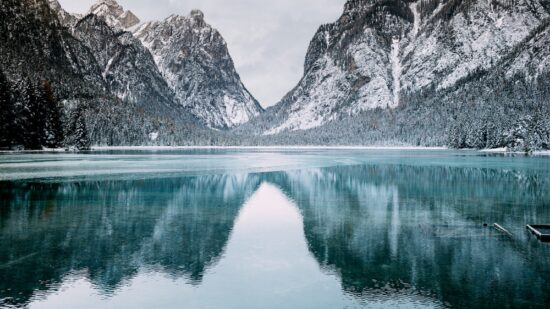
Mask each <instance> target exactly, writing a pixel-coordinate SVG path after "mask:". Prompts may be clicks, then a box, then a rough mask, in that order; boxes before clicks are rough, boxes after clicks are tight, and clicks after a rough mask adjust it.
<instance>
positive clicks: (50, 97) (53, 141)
mask: <svg viewBox="0 0 550 309" xmlns="http://www.w3.org/2000/svg"><path fill="white" fill-rule="evenodd" d="M42 95H43V97H44V101H45V103H46V105H45V107H46V111H45V112H46V119H45V127H44V133H43V135H44V136H43V144H44V146H46V147H48V148H58V147H61V146H62V145H63V139H64V136H63V135H64V134H63V122H62V114H63V112H62V107H61V104H60V103H59V101H58V100H57V99H56V98H55V96H54V94H53V91H52V87H51V85H50V83H49V82H48V81H45V82H44V83H43V85H42Z"/></svg>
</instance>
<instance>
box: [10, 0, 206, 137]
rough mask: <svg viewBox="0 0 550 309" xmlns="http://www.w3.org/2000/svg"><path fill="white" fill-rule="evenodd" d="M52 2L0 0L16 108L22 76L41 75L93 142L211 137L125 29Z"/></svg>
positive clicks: (35, 80) (33, 79)
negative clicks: (80, 16)
mask: <svg viewBox="0 0 550 309" xmlns="http://www.w3.org/2000/svg"><path fill="white" fill-rule="evenodd" d="M56 4H58V3H57V1H46V0H2V2H1V5H0V30H1V32H0V70H1V71H2V73H3V74H4V75H5V76H6V77H7V79H8V83H9V84H10V87H12V88H13V91H10V92H13V95H12V99H13V100H14V103H13V104H14V105H15V106H16V107H17V106H18V105H21V104H23V103H24V101H25V97H22V96H21V94H24V92H25V89H28V88H29V87H27V85H28V84H29V83H32V84H34V85H36V87H38V86H39V85H41V84H42V83H44V82H47V83H48V84H49V85H51V89H52V90H53V94H54V96H55V97H56V99H58V100H59V101H60V102H62V104H63V106H64V108H65V116H66V124H67V125H68V124H69V123H71V122H72V118H71V117H72V116H73V115H79V117H81V116H80V115H82V117H84V123H85V126H86V131H87V134H88V135H89V137H90V140H91V142H92V143H93V144H97V145H146V144H159V143H160V144H178V145H186V144H201V143H205V142H210V141H211V140H213V139H214V138H215V137H213V136H212V134H211V130H209V129H207V128H206V127H204V126H202V125H201V124H200V123H199V121H198V120H197V119H196V118H195V117H194V116H192V115H191V114H190V113H189V111H188V110H187V109H185V108H184V107H182V106H181V105H180V104H177V103H176V102H175V99H174V96H173V93H172V92H171V89H170V88H169V87H168V85H167V84H166V82H165V80H164V79H163V78H162V75H161V74H160V72H159V71H158V68H157V67H156V64H155V63H154V60H153V58H152V56H151V54H150V53H149V51H148V50H147V49H145V47H143V45H142V44H141V43H140V42H139V41H138V40H137V39H135V38H133V36H132V34H131V33H129V32H124V31H122V30H119V29H114V28H112V27H109V26H108V25H107V24H106V23H105V20H104V18H101V17H98V16H96V15H93V14H91V15H87V16H85V17H83V18H81V19H79V17H78V16H76V15H71V14H68V13H66V12H65V11H63V10H62V9H60V10H58V11H56V10H55V9H56V8H60V6H56ZM52 8H53V9H52ZM75 21H76V22H75ZM65 22H66V23H65ZM10 104H11V103H10ZM75 111H76V112H75ZM18 116H20V117H23V116H22V115H19V114H18ZM17 121H24V119H19V120H17Z"/></svg>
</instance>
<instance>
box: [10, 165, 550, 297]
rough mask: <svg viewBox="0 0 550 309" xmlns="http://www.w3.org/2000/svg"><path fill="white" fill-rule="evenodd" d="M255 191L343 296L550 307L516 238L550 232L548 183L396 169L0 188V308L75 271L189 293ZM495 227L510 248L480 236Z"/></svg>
mask: <svg viewBox="0 0 550 309" xmlns="http://www.w3.org/2000/svg"><path fill="white" fill-rule="evenodd" d="M546 173H547V172H546ZM263 181H267V182H270V183H273V184H275V185H277V186H279V187H280V188H281V189H282V190H283V191H284V192H285V193H286V194H287V195H288V196H289V197H290V198H291V199H293V200H294V201H295V202H296V204H297V205H298V207H299V208H300V210H301V212H302V214H303V217H304V229H305V235H306V238H307V241H308V245H309V249H310V251H311V253H312V254H313V255H314V256H315V258H316V259H317V261H318V262H319V263H320V264H321V266H322V267H323V268H324V269H327V270H329V271H331V272H336V273H337V274H339V276H340V278H341V280H342V285H343V288H344V289H345V290H346V291H348V292H351V293H354V294H356V295H359V296H361V297H368V296H369V295H380V294H383V293H386V294H387V295H391V293H392V292H391V291H397V290H400V291H403V292H406V291H408V290H410V287H413V288H414V289H416V290H417V292H419V293H422V294H424V293H426V294H429V295H430V296H433V297H436V298H437V299H439V300H442V301H446V302H449V303H451V304H452V305H454V306H459V307H471V306H474V305H475V306H477V307H479V306H483V305H487V306H489V307H496V306H503V307H521V306H522V305H524V304H525V303H524V302H526V303H527V302H530V301H533V302H534V303H535V304H542V303H543V302H545V301H546V302H550V299H549V298H548V297H549V295H550V290H549V288H548V287H547V286H549V282H548V281H549V280H550V279H549V278H550V265H549V264H548V262H546V261H547V257H548V256H549V254H550V246H545V245H541V244H539V243H537V242H532V241H531V242H530V241H527V238H526V236H525V234H523V233H521V232H519V231H522V232H523V222H524V221H525V222H534V221H550V209H549V208H548V204H549V202H550V192H548V190H547V188H548V187H550V183H549V178H548V175H547V174H545V172H541V171H528V170H522V171H521V172H518V171H517V170H516V171H512V170H511V171H504V170H491V169H478V168H451V167H441V166H437V167H413V166H404V165H403V166H400V165H376V166H368V165H365V166H349V167H332V168H326V169H312V170H304V171H299V170H296V171H289V172H279V173H264V174H254V175H240V176H238V175H231V176H228V175H210V176H200V177H187V178H171V179H156V180H132V181H125V180H120V181H98V182H76V183H61V184H59V183H57V184H54V183H19V182H18V183H2V184H0V198H1V199H0V246H2V250H0V278H1V280H0V295H2V297H13V298H14V299H12V300H11V301H10V302H11V303H16V304H22V303H25V302H26V301H28V299H29V298H30V297H31V296H32V295H33V293H34V292H35V291H36V290H39V289H51V288H52V286H54V287H55V286H56V285H57V284H59V282H61V281H62V280H63V278H64V277H66V276H67V274H69V273H71V272H73V271H81V270H84V271H86V273H87V274H88V276H89V278H90V280H91V281H92V283H93V284H95V285H97V286H99V287H100V288H101V289H102V290H103V291H104V292H107V293H108V292H111V291H114V290H115V289H116V288H117V287H119V286H120V285H121V284H122V283H123V282H124V281H125V280H128V279H130V278H132V277H133V276H134V275H135V274H136V273H137V272H138V271H139V270H140V268H143V267H147V268H154V269H160V270H161V271H163V272H165V273H167V274H169V275H171V276H173V277H176V278H179V277H184V278H187V279H188V280H190V281H191V282H192V283H200V281H201V280H202V276H203V274H204V272H205V270H206V269H207V268H208V267H211V266H212V264H213V263H215V262H216V261H217V259H219V258H220V256H221V255H222V252H223V250H224V246H225V245H226V242H227V240H228V238H229V234H230V233H231V229H232V227H233V224H234V220H235V219H236V216H237V213H238V211H239V208H240V207H241V205H242V204H243V203H244V202H245V200H246V199H247V198H248V197H249V196H251V195H252V193H253V192H254V191H255V190H256V189H257V188H258V186H259V184H260V183H261V182H263ZM492 222H501V223H502V224H503V225H505V226H506V227H508V228H511V229H514V230H513V231H514V233H515V236H516V240H514V241H510V240H508V239H506V238H504V237H502V236H501V235H499V234H498V233H496V232H494V231H493V230H492V229H490V228H482V227H481V226H482V224H483V223H492ZM518 224H519V225H520V226H518ZM518 239H519V240H518ZM388 287H389V288H390V289H391V290H390V291H388V290H387V288H388ZM8 288H10V289H11V290H9V291H8Z"/></svg>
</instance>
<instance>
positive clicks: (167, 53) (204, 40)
mask: <svg viewBox="0 0 550 309" xmlns="http://www.w3.org/2000/svg"><path fill="white" fill-rule="evenodd" d="M134 35H135V37H137V38H138V39H139V40H141V42H142V43H143V44H144V45H145V46H146V47H147V48H148V49H149V50H150V51H151V53H152V54H153V56H154V59H155V62H156V64H157V65H158V67H159V69H160V71H161V72H162V74H163V76H164V78H165V79H166V81H167V82H168V85H169V86H170V87H171V89H172V90H173V91H174V93H175V95H176V98H177V100H178V102H179V103H180V104H182V105H183V106H185V107H188V108H189V109H190V110H191V112H192V113H193V114H194V115H195V116H197V117H198V118H199V119H202V120H203V121H204V122H205V123H206V124H207V125H208V126H209V127H213V128H231V127H234V126H237V125H240V124H243V123H245V122H248V121H249V120H250V119H252V118H253V117H255V116H258V115H259V114H260V113H261V112H262V111H263V109H262V107H261V106H260V105H259V104H258V102H257V101H256V100H255V99H254V97H253V96H252V95H251V94H250V93H249V92H248V90H247V89H246V88H245V86H244V85H243V83H242V82H241V80H240V77H239V75H238V74H237V72H236V71H235V67H234V64H233V61H232V59H231V57H230V55H229V52H228V50H227V45H226V43H225V41H224V39H223V38H222V36H221V35H220V33H219V32H218V31H217V30H216V29H214V28H212V27H211V26H210V25H208V24H207V23H206V22H205V20H204V15H203V13H202V12H200V11H192V12H191V14H190V15H189V16H176V15H173V16H170V17H168V18H167V19H165V20H163V21H159V22H149V23H146V24H143V25H141V26H140V27H138V28H137V29H136V31H135V32H134Z"/></svg>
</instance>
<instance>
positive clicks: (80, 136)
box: [65, 106, 92, 150]
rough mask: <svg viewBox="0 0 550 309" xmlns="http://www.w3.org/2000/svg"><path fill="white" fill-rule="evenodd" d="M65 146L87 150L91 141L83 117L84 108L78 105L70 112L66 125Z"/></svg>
mask: <svg viewBox="0 0 550 309" xmlns="http://www.w3.org/2000/svg"><path fill="white" fill-rule="evenodd" d="M65 136H66V142H65V144H66V146H67V147H71V148H74V149H76V150H89V149H90V147H91V145H92V142H91V140H90V136H89V134H88V129H87V127H86V121H85V119H84V108H83V107H82V106H78V107H76V108H75V109H73V111H72V112H71V114H70V117H69V126H68V127H67V132H66V134H65Z"/></svg>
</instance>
